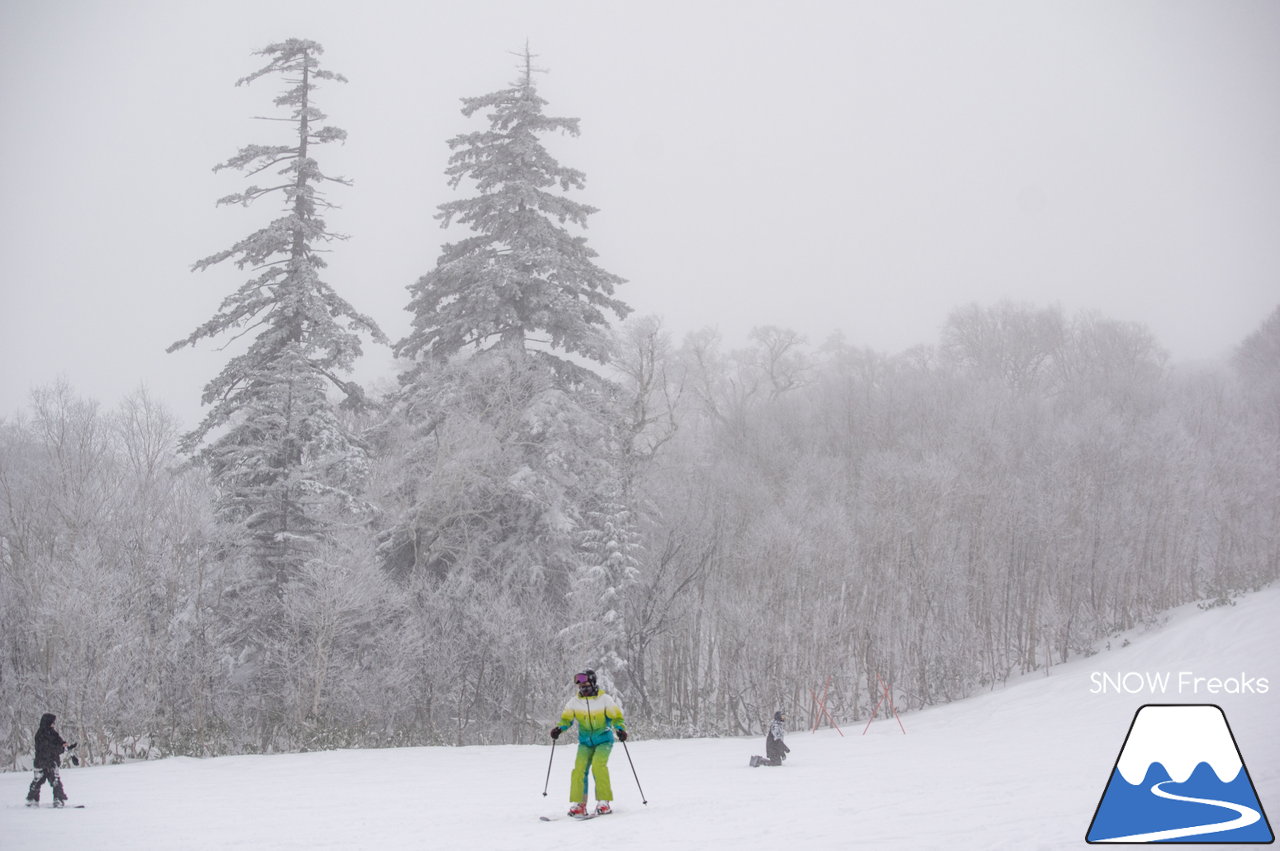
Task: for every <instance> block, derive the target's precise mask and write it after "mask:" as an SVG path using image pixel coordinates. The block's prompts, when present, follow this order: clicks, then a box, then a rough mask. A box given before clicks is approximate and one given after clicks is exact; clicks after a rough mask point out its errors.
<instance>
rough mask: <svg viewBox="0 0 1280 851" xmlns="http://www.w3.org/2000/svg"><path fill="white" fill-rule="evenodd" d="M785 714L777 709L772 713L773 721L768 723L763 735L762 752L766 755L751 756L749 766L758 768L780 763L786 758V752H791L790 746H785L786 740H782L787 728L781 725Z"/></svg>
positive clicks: (785, 718) (784, 719)
mask: <svg viewBox="0 0 1280 851" xmlns="http://www.w3.org/2000/svg"><path fill="white" fill-rule="evenodd" d="M786 720H787V716H786V715H784V714H783V713H782V710H781V709H779V710H778V711H777V712H775V713H773V721H772V722H771V723H770V724H769V732H768V733H767V734H766V735H765V737H764V752H765V753H766V754H767V756H753V757H751V767H752V768H759V767H760V766H762V765H782V761H783V760H784V759H786V758H787V754H789V753H791V748H789V747H787V745H786V742H784V741H782V740H783V738H785V737H786V735H787V729H786V728H785V727H784V726H782V725H783V724H784V723H786Z"/></svg>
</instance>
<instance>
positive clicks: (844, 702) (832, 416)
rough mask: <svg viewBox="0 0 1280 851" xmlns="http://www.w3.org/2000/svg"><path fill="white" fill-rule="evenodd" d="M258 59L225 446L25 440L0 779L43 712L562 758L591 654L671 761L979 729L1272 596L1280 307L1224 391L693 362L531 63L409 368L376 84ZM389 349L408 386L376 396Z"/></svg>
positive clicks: (236, 251) (754, 350)
mask: <svg viewBox="0 0 1280 851" xmlns="http://www.w3.org/2000/svg"><path fill="white" fill-rule="evenodd" d="M260 53H261V55H262V56H264V57H265V58H266V61H267V64H266V65H265V66H264V67H262V68H261V69H260V70H258V71H256V72H254V73H252V74H250V75H249V76H248V77H246V78H244V79H243V80H242V81H241V82H242V83H249V84H253V83H256V81H258V80H260V79H262V78H266V79H267V80H269V81H272V82H274V83H275V84H283V89H282V91H283V93H282V94H280V95H279V96H278V97H277V98H276V101H275V103H276V105H277V107H278V108H279V109H280V110H282V115H283V116H284V117H283V118H282V119H280V121H278V122H277V125H278V126H276V127H275V128H274V129H273V130H272V131H271V132H280V127H281V126H284V127H288V128H291V130H290V135H288V137H287V138H286V139H285V140H284V141H283V142H281V143H277V144H269V145H268V144H251V145H248V146H246V147H245V148H243V149H242V150H241V151H240V152H239V153H237V154H236V155H235V156H233V157H232V158H230V159H229V160H227V161H226V162H225V163H223V165H222V166H220V167H226V168H232V169H237V170H240V171H242V172H244V173H245V175H246V180H248V181H252V180H254V179H263V180H266V181H268V182H270V183H272V184H274V185H269V186H258V185H256V184H251V185H248V186H247V187H246V188H245V189H244V191H243V192H241V193H239V194H236V195H233V196H230V197H228V198H224V199H222V202H224V203H226V204H227V205H228V206H229V209H228V210H227V212H226V215H228V216H239V217H241V219H242V220H243V221H245V222H246V224H247V226H248V227H253V226H254V224H255V223H256V224H258V225H261V227H260V229H259V230H256V231H253V232H252V233H251V234H250V235H249V236H247V237H245V238H244V239H243V240H241V241H240V242H238V243H236V244H235V245H234V246H232V247H231V248H228V249H225V250H223V251H220V252H217V253H215V254H213V255H211V256H209V257H208V258H206V259H204V260H201V261H199V262H198V263H197V264H196V267H197V269H200V270H206V271H203V272H202V274H203V275H204V278H205V280H204V281H203V283H204V284H205V285H207V286H219V287H222V286H226V282H227V281H228V278H227V277H225V276H226V275H227V274H232V273H230V272H224V271H223V264H224V262H225V261H229V262H225V265H227V266H235V267H237V268H238V269H239V270H240V272H241V273H242V274H244V275H246V276H248V279H247V280H246V281H244V282H243V283H242V284H240V285H239V287H238V289H235V290H234V291H233V292H231V294H230V295H228V296H227V297H226V299H225V300H224V301H223V303H222V305H221V307H220V309H219V312H218V314H217V315H216V316H214V317H213V318H211V319H210V320H209V321H208V322H206V323H205V324H203V325H201V326H200V327H199V328H197V329H196V330H195V331H194V332H191V333H190V336H188V337H186V338H183V339H182V340H180V341H179V342H178V343H176V344H175V346H174V348H175V349H180V348H182V347H185V346H188V345H197V344H200V343H201V342H202V341H206V340H215V339H226V338H228V337H242V338H244V339H245V342H246V345H245V347H244V349H243V352H242V353H241V354H238V355H235V356H234V357H230V358H229V359H228V361H227V364H226V367H225V369H224V370H223V371H222V372H221V373H220V374H219V375H217V376H213V377H211V379H210V381H209V383H208V384H207V385H206V387H205V390H204V397H203V398H204V401H205V403H206V405H207V406H208V410H209V413H208V415H207V417H206V418H205V420H204V421H203V422H202V423H200V424H199V425H197V426H196V427H195V429H194V430H191V431H184V430H183V427H182V425H181V424H179V423H177V422H176V421H175V419H174V417H173V416H172V415H171V414H169V413H168V412H167V411H166V410H164V408H163V407H162V406H160V405H159V404H157V402H156V401H155V399H154V398H153V397H152V396H151V395H149V394H148V393H147V391H145V390H139V391H138V392H137V393H135V394H134V395H132V396H131V397H129V398H127V399H125V400H123V401H122V402H119V403H118V404H115V405H114V406H113V407H107V408H104V407H103V406H101V405H100V404H99V402H98V401H96V400H92V399H87V398H84V397H82V396H81V395H80V394H79V393H78V392H77V391H76V389H75V388H74V387H71V386H69V385H67V384H65V383H60V384H58V385H55V386H50V387H44V388H39V389H37V390H35V391H34V392H33V393H32V395H31V400H30V403H29V405H28V407H27V408H26V409H24V410H23V411H20V412H18V413H17V414H16V415H15V416H12V417H9V418H6V419H3V420H0V637H2V638H3V646H2V648H0V707H2V708H0V713H3V714H2V715H0V758H2V759H3V762H4V763H5V764H7V765H10V766H17V765H25V764H26V762H27V761H28V760H29V758H30V741H31V733H32V729H33V726H34V725H35V723H36V721H37V720H38V719H39V717H40V715H41V713H42V712H46V711H53V712H56V713H57V714H58V715H59V716H60V718H61V721H60V726H61V727H62V730H63V733H64V735H67V736H68V738H72V739H76V740H78V741H79V742H80V743H81V744H80V751H79V752H80V755H81V757H82V758H87V759H88V760H90V761H92V762H103V761H111V760H117V759H127V758H137V757H149V756H150V757H154V756H163V755H171V754H188V755H197V756H199V755H210V754H223V753H245V752H264V751H271V750H305V749H317V748H329V747H344V746H362V747H364V746H383V745H412V744H463V743H466V744H475V743H509V742H531V741H538V740H540V739H541V738H543V737H545V733H546V728H547V727H548V726H549V724H550V723H552V720H553V718H554V717H555V716H556V715H557V714H558V712H559V708H560V706H561V704H562V702H563V698H564V696H565V693H566V687H567V683H568V681H569V677H570V675H571V674H572V673H573V672H574V671H577V670H581V669H582V668H584V667H593V668H595V669H596V670H597V671H599V672H600V673H601V675H602V679H603V680H604V682H605V684H606V685H607V687H609V688H610V689H611V690H612V691H614V692H615V693H616V694H618V695H619V697H620V699H621V700H622V702H623V704H624V706H625V707H626V711H627V713H628V721H629V727H630V729H632V730H634V731H635V732H636V734H637V735H640V736H646V735H648V736H656V735H664V736H668V735H720V734H740V733H754V732H758V731H759V730H760V724H761V722H762V721H763V720H765V719H767V718H768V717H770V715H771V714H772V712H773V710H775V709H777V708H784V709H787V710H789V711H790V712H792V713H793V715H795V716H796V717H798V718H801V719H804V718H807V717H808V715H807V713H808V712H809V711H811V709H812V696H811V692H812V691H814V690H822V689H829V692H828V707H829V709H830V710H831V712H832V713H833V714H834V716H835V717H836V718H837V719H838V720H851V719H857V718H865V717H866V715H867V713H868V712H869V711H870V709H871V707H872V706H873V705H874V703H875V700H876V698H877V696H878V692H877V691H876V683H877V682H878V680H880V679H883V681H884V682H886V683H888V684H889V685H890V687H891V688H892V690H893V695H894V699H895V702H896V704H897V706H898V708H899V709H910V708H918V707H922V706H927V705H930V704H935V703H939V702H945V701H948V700H953V699H956V698H959V697H962V696H965V695H967V694H971V693H973V692H974V691H976V690H979V689H984V688H990V687H993V686H995V685H998V684H1000V683H1002V682H1004V681H1005V680H1006V679H1007V678H1009V677H1010V676H1014V675H1018V674H1022V673H1026V672H1029V671H1035V670H1042V669H1046V668H1050V667H1051V666H1053V665H1055V664H1058V663H1060V662H1061V661H1063V660H1065V659H1067V658H1069V657H1070V656H1072V655H1073V654H1079V653H1087V652H1090V648H1092V647H1093V646H1095V645H1096V644H1097V642H1099V641H1100V640H1103V639H1105V638H1107V637H1108V636H1110V635H1112V634H1114V633H1116V632H1117V631H1120V630H1125V629H1128V628H1131V627H1134V626H1137V625H1141V624H1143V623H1144V622H1147V621H1149V620H1151V619H1152V618H1156V617H1158V616H1159V614H1160V613H1161V612H1162V611H1163V610H1165V609H1168V608H1170V607H1172V606H1177V605H1180V604H1183V603H1187V602H1192V601H1201V604H1202V605H1204V606H1213V605H1230V604H1231V600H1232V598H1233V595H1236V594H1238V593H1241V592H1245V591H1248V590H1252V589H1257V588H1260V587H1262V586H1263V585H1266V584H1267V583H1270V582H1272V581H1274V580H1275V579H1276V577H1277V575H1278V574H1280V309H1277V311H1276V312H1274V313H1272V314H1271V315H1270V316H1269V317H1265V316H1260V317H1258V322H1259V324H1258V328H1257V330H1256V331H1255V332H1254V333H1252V334H1251V335H1250V336H1248V337H1247V338H1246V339H1244V340H1242V341H1240V345H1239V346H1238V347H1237V349H1236V351H1235V353H1234V354H1233V356H1232V358H1231V360H1230V362H1229V363H1224V364H1222V365H1207V366H1200V367H1194V368H1193V367H1188V366H1181V365H1176V364H1170V363H1169V362H1168V358H1167V356H1166V355H1165V353H1164V352H1163V351H1162V349H1161V347H1160V344H1159V342H1158V341H1157V340H1155V339H1153V337H1152V336H1151V334H1150V333H1149V332H1148V331H1147V330H1146V329H1145V328H1143V327H1141V326H1139V325H1134V324H1131V323H1125V322H1118V321H1113V320H1110V319H1108V318H1106V317H1103V316H1098V315H1094V314H1087V313H1086V314H1078V315H1067V314H1065V313H1064V312H1063V311H1062V310H1061V309H1058V308H1054V307H1043V306H1036V305H1023V304H1013V303H1002V304H997V305H986V306H982V305H969V306H958V307H957V309H956V310H955V311H954V312H953V313H952V314H951V316H950V317H949V319H948V320H947V322H946V324H945V326H944V327H943V328H942V329H941V334H940V338H939V343H938V345H936V346H927V347H926V346H922V347H920V348H916V349H912V350H909V351H906V352H902V353H899V354H885V353H879V352H875V351H871V350H868V349H866V348H863V347H860V346H858V345H857V344H856V341H847V340H844V339H841V338H839V337H833V338H832V339H829V340H824V341H809V340H805V339H802V338H801V337H800V336H799V335H797V334H795V333H793V332H791V331H789V330H787V329H784V328H778V327H773V326H767V325H764V326H761V327H760V328H758V329H757V330H756V331H754V332H753V333H752V335H751V337H750V340H749V341H748V343H747V344H746V345H745V346H742V347H726V346H725V345H724V344H723V343H722V342H721V340H720V339H719V338H718V337H717V335H716V334H715V333H714V332H713V331H710V330H708V331H705V332H702V333H698V334H694V335H691V336H689V337H688V338H686V339H684V340H679V341H677V340H673V339H671V337H670V335H668V334H667V333H665V332H664V330H663V325H662V321H661V320H660V319H659V318H656V317H639V318H637V317H629V313H630V310H629V308H628V306H627V304H626V301H625V290H626V287H627V286H642V285H643V284H642V283H640V282H637V283H634V284H626V282H624V281H623V280H622V279H620V278H619V277H617V276H615V275H613V274H611V273H610V272H608V271H606V270H605V269H604V268H603V267H602V266H600V265H597V263H596V259H597V258H596V254H595V252H594V251H593V250H592V249H591V248H590V247H589V246H588V244H587V240H586V239H585V237H584V236H582V235H581V233H582V230H583V228H584V226H585V224H586V221H587V219H588V217H589V216H590V215H591V214H592V213H593V212H594V210H593V209H592V208H591V207H588V206H586V205H585V204H583V203H580V202H578V201H575V200H573V199H572V197H571V196H572V193H573V192H576V191H578V190H581V189H582V188H583V186H584V179H585V176H584V175H582V174H581V173H580V172H577V171H575V170H574V169H572V168H569V167H566V166H563V165H561V164H560V163H558V162H556V160H555V159H553V158H552V157H551V155H550V154H549V153H548V152H547V150H546V148H545V147H543V145H542V143H541V141H540V140H541V138H542V137H543V136H545V135H546V134H558V133H568V134H571V135H576V134H577V130H578V127H577V121H576V119H570V118H559V117H553V116H550V115H548V114H547V113H546V112H545V109H546V107H547V106H548V104H547V103H546V102H545V101H543V100H542V99H541V98H540V97H539V96H538V94H537V90H536V85H535V83H536V78H535V77H534V69H533V68H532V67H531V65H530V64H529V56H528V52H527V50H526V52H525V55H524V57H523V60H522V61H523V63H524V64H523V65H522V68H521V69H520V70H519V72H518V74H517V77H516V80H515V81H514V82H513V83H512V84H511V85H510V86H509V87H508V88H506V89H503V90H500V91H498V92H494V93H491V94H487V95H482V96H479V97H470V98H465V99H464V100H463V114H464V116H466V117H467V119H469V120H470V121H472V122H473V123H474V126H475V127H476V128H477V129H476V130H475V131H474V132H469V133H466V134H463V135H461V136H458V137H456V138H454V139H452V140H450V143H449V144H450V148H451V150H452V151H453V155H452V157H451V158H450V160H449V162H448V163H446V164H445V166H446V175H447V178H448V180H447V184H446V185H445V186H442V187H423V191H424V192H428V193H435V194H436V197H439V198H440V199H442V200H441V203H440V205H439V214H438V216H437V218H438V219H439V220H440V222H441V225H442V226H443V227H445V228H447V229H448V234H449V236H450V238H451V239H453V241H451V242H449V243H448V244H446V245H445V246H444V247H443V249H442V250H441V253H440V256H439V257H438V258H437V259H436V260H435V264H434V266H429V268H426V269H425V271H424V273H423V275H422V277H421V278H420V279H419V280H418V281H416V282H412V283H410V282H399V283H397V284H396V285H397V286H400V285H404V284H405V283H408V284H409V286H408V298H407V303H406V309H407V310H408V311H409V313H410V315H411V317H412V325H411V331H410V332H409V334H408V335H407V336H406V337H405V338H404V339H402V340H399V341H389V340H387V339H386V338H385V337H384V336H383V334H382V332H381V330H380V329H379V328H378V326H377V324H376V323H375V322H374V321H373V320H372V319H370V318H368V317H366V316H364V315H363V314H361V313H360V312H359V310H358V308H357V306H355V305H352V304H349V303H348V302H347V301H345V300H344V299H343V298H342V297H341V296H340V295H339V292H341V291H342V290H343V289H344V282H342V281H334V282H331V283H328V282H325V281H324V280H323V279H322V275H323V270H324V268H325V264H324V262H323V259H322V256H321V255H322V254H323V253H324V251H327V250H335V251H340V250H341V246H340V242H341V236H340V235H337V234H333V233H331V232H330V231H329V230H328V228H327V226H326V224H325V222H324V220H323V219H322V217H321V216H322V213H323V212H324V211H325V210H326V209H327V208H328V205H329V203H330V202H329V201H328V200H327V198H328V197H329V195H330V194H337V193H339V192H348V191H356V190H355V189H353V188H352V189H348V188H347V181H346V180H345V179H342V178H336V177H331V176H327V175H326V174H325V173H324V172H323V170H322V167H321V163H322V159H323V151H322V148H321V146H322V145H324V144H325V143H328V142H333V141H340V140H341V139H342V138H343V137H344V135H345V133H344V131H342V130H340V129H338V128H336V127H332V126H329V125H326V124H324V121H325V120H326V117H325V116H324V114H323V113H322V112H321V111H320V109H319V107H318V106H317V103H316V96H317V92H319V93H320V94H321V95H322V94H323V89H321V88H320V86H321V84H324V85H332V84H341V83H345V80H344V79H343V78H342V77H341V75H340V74H337V73H335V72H332V71H330V70H328V69H326V68H325V67H324V66H323V63H322V54H323V51H322V50H321V48H320V46H319V45H317V44H315V43H314V42H308V41H302V40H290V41H287V42H281V43H279V44H275V45H271V46H269V47H267V48H265V49H264V50H263V51H261V52H260ZM258 85H261V84H258ZM263 174H265V175H270V177H268V178H258V176H259V175H263ZM277 202H278V207H277V214H276V218H274V219H272V220H270V221H269V222H268V223H267V224H265V225H262V221H263V210H264V209H265V208H266V207H267V206H270V204H272V203H277ZM430 262H431V261H430V258H426V257H424V259H423V264H424V267H427V266H428V264H430ZM216 275H223V277H216ZM848 285H849V286H851V287H856V285H857V282H856V281H851V282H848ZM869 309H873V306H869ZM182 331H183V329H175V335H176V334H178V333H182ZM366 340H367V341H369V342H372V343H374V344H379V345H381V344H388V343H389V344H391V345H392V346H393V348H394V351H395V353H396V354H397V356H398V358H399V360H398V364H399V369H400V373H399V375H398V376H397V377H398V382H397V383H396V389H395V390H393V391H390V392H387V393H385V394H382V395H378V396H375V395H372V394H368V393H366V391H364V390H363V389H362V388H360V387H359V386H357V385H356V384H355V383H354V382H353V381H352V379H351V378H350V372H351V369H352V367H353V365H354V363H355V361H356V359H357V358H358V357H359V356H360V354H361V351H362V345H364V341H366ZM172 356H173V357H181V353H177V354H174V355H172ZM195 392H197V391H196V389H195V388H193V389H192V393H193V394H194V393H195ZM801 723H803V721H802V722H801Z"/></svg>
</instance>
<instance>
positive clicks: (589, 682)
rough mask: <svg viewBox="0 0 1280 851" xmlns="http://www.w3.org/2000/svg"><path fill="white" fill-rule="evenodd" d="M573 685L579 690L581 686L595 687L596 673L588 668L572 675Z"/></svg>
mask: <svg viewBox="0 0 1280 851" xmlns="http://www.w3.org/2000/svg"><path fill="white" fill-rule="evenodd" d="M573 683H574V685H576V686H578V687H579V688H581V687H582V686H590V687H591V688H595V687H596V672H595V671H593V670H591V669H590V668H588V669H587V670H585V671H583V672H582V673H580V674H574V675H573Z"/></svg>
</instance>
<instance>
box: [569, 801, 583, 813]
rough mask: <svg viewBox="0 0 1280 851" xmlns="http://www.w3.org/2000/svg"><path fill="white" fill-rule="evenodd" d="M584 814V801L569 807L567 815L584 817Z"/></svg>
mask: <svg viewBox="0 0 1280 851" xmlns="http://www.w3.org/2000/svg"><path fill="white" fill-rule="evenodd" d="M586 814H587V802H586V801H577V802H575V803H574V805H573V806H571V807H569V815H571V816H585V815H586Z"/></svg>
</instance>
